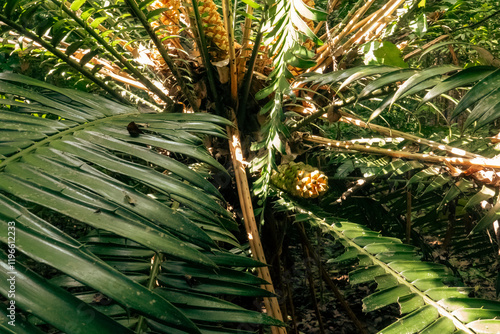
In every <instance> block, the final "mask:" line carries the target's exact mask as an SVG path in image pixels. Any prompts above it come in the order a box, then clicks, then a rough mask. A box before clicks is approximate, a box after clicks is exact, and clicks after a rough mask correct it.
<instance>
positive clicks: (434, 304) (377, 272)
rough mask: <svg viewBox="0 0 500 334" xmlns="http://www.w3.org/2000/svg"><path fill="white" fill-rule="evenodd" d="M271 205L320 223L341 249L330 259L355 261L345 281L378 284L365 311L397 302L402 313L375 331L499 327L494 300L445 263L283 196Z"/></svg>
mask: <svg viewBox="0 0 500 334" xmlns="http://www.w3.org/2000/svg"><path fill="white" fill-rule="evenodd" d="M275 204H276V206H277V207H278V208H280V209H281V210H287V211H294V212H295V213H296V220H298V221H308V222H309V223H311V224H313V225H318V226H320V227H321V228H322V230H323V231H324V232H325V233H329V234H331V235H332V236H334V237H335V239H337V240H338V241H339V242H340V243H341V244H342V245H343V246H344V247H345V248H346V252H345V253H344V254H342V255H340V256H339V257H337V258H335V259H331V260H330V261H329V262H330V263H341V262H345V261H351V262H352V261H353V260H354V259H359V263H360V265H359V266H360V268H358V269H355V270H354V271H351V272H350V273H349V281H350V283H351V284H361V283H371V282H376V283H377V289H376V291H375V292H374V293H372V294H370V295H369V296H367V297H365V298H364V299H363V310H364V311H365V312H370V311H374V310H378V309H381V308H384V307H386V306H388V305H391V304H394V303H397V304H398V305H399V307H400V312H401V314H402V315H405V316H404V317H403V318H401V319H399V320H398V321H396V322H395V323H393V324H391V325H389V326H388V327H386V328H385V329H382V330H381V331H380V332H379V333H432V332H435V331H436V330H439V331H445V332H447V333H453V332H455V331H456V330H459V331H461V332H462V333H477V332H484V333H495V332H497V331H498V330H499V329H500V321H499V320H498V319H497V317H498V316H499V315H500V304H499V303H498V302H496V301H490V300H484V299H478V298H471V297H470V296H469V295H470V294H471V293H472V289H471V288H467V287H463V285H462V284H461V282H460V280H459V279H458V278H457V277H456V276H455V275H454V274H453V271H452V270H450V268H449V267H447V266H445V265H444V264H436V263H429V262H424V261H421V260H420V256H419V251H418V249H417V248H416V247H414V246H411V245H406V244H403V243H402V242H401V241H400V240H399V239H397V238H391V237H386V236H383V235H382V234H381V233H379V232H374V231H372V230H370V229H369V228H367V227H366V226H364V225H360V224H355V223H350V222H347V221H343V220H342V219H335V218H330V217H329V216H328V215H325V212H323V211H322V210H321V209H320V208H318V207H315V206H313V205H310V204H308V205H306V206H304V205H301V204H298V203H296V202H295V203H294V202H293V201H290V199H289V198H288V197H287V198H286V200H283V199H281V200H278V201H277V202H276V203H275Z"/></svg>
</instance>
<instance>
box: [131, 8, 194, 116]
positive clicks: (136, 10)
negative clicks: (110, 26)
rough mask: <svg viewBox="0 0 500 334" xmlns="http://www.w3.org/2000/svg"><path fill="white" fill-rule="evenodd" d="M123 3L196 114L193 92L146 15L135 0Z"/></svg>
mask: <svg viewBox="0 0 500 334" xmlns="http://www.w3.org/2000/svg"><path fill="white" fill-rule="evenodd" d="M125 3H126V4H127V5H128V6H129V7H130V10H131V11H132V13H133V14H134V15H135V16H136V17H137V18H138V19H139V21H140V22H141V24H142V25H143V27H144V29H145V30H146V32H147V33H148V35H149V37H150V38H151V40H152V41H153V43H154V45H155V46H156V49H157V50H158V52H159V53H160V55H161V57H162V58H163V60H165V63H167V66H168V68H169V69H170V71H172V75H173V76H174V77H175V79H176V81H177V83H178V84H179V85H180V86H181V89H182V92H183V93H184V95H185V96H186V99H187V100H188V102H189V104H190V105H191V108H193V110H194V111H195V112H198V111H199V110H198V105H197V103H196V98H195V96H194V95H193V91H192V90H191V89H190V88H189V87H188V85H187V83H186V80H184V77H183V76H182V74H181V72H180V71H179V68H178V67H177V65H175V63H174V61H173V60H172V58H171V57H170V56H169V55H168V52H167V50H166V49H165V47H164V45H163V43H162V42H161V41H160V39H159V38H158V36H157V35H156V33H155V31H154V30H153V28H152V27H151V25H150V24H149V22H148V20H147V18H146V15H144V13H143V12H142V10H141V9H140V8H139V7H138V6H137V3H136V2H135V0H125Z"/></svg>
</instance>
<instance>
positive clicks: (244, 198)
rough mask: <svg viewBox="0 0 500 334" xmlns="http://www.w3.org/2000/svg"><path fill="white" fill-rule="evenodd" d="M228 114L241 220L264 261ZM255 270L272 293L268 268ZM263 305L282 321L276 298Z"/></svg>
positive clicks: (276, 333)
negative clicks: (241, 212)
mask: <svg viewBox="0 0 500 334" xmlns="http://www.w3.org/2000/svg"><path fill="white" fill-rule="evenodd" d="M230 116H231V118H232V120H233V122H234V127H230V126H228V127H227V133H228V137H229V149H230V151H231V159H232V162H233V168H234V175H235V179H236V188H237V190H238V198H239V200H240V205H241V210H242V211H243V221H244V223H245V229H246V232H247V235H248V242H249V244H250V249H251V250H252V254H253V255H254V257H255V259H256V260H258V261H260V262H263V263H266V256H265V255H264V250H263V248H262V243H261V241H260V236H259V231H258V228H257V222H256V220H255V215H254V210H253V205H252V196H251V194H250V187H249V186H248V179H247V174H246V171H245V166H244V158H243V152H242V150H241V142H240V133H239V131H238V123H237V121H236V116H235V115H234V113H233V114H232V115H230ZM257 272H258V276H259V277H260V278H262V279H264V280H266V281H268V282H269V284H268V285H262V286H261V288H262V289H265V290H267V291H270V292H272V293H274V286H273V283H272V279H271V275H270V273H269V268H268V267H259V268H257ZM264 305H265V306H266V309H267V312H268V314H269V315H270V316H271V317H274V318H276V319H278V320H280V321H283V316H282V314H281V309H280V307H279V304H278V300H277V299H276V298H274V297H273V298H269V297H266V298H264ZM271 330H272V332H273V334H285V333H286V330H285V329H284V328H282V327H271Z"/></svg>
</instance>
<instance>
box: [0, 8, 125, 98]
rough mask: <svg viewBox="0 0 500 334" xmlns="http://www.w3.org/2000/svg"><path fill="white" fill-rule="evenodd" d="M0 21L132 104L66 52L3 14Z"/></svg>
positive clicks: (112, 94)
mask: <svg viewBox="0 0 500 334" xmlns="http://www.w3.org/2000/svg"><path fill="white" fill-rule="evenodd" d="M0 21H2V22H3V23H5V24H6V25H8V26H10V27H12V28H13V29H15V30H17V31H18V32H20V33H21V34H22V35H24V36H26V37H28V38H30V39H32V40H33V41H36V42H37V43H39V44H40V45H41V46H43V47H44V48H45V49H47V50H48V51H49V52H52V53H53V54H54V55H56V56H57V57H58V58H60V59H61V60H63V61H64V62H65V63H66V64H68V65H69V66H71V67H73V68H74V69H75V70H77V71H78V72H80V73H81V74H83V75H84V76H85V77H87V78H88V79H89V80H91V81H92V82H93V83H95V84H96V85H97V86H99V87H101V88H102V89H104V90H105V91H106V92H107V93H109V94H110V95H111V96H113V97H114V98H115V99H117V100H118V101H120V102H122V103H125V104H130V102H129V101H127V100H126V99H124V98H123V97H122V96H121V95H119V94H118V93H117V92H115V91H114V90H113V89H111V87H109V86H108V85H106V84H105V83H104V82H103V81H102V80H100V79H98V78H97V77H96V76H95V75H94V74H92V72H91V71H89V70H88V69H86V68H85V67H84V66H82V65H80V64H79V63H78V62H76V61H75V60H73V59H71V58H70V57H69V56H67V55H66V54H65V53H64V52H61V51H60V50H58V49H57V48H56V47H54V46H52V44H50V43H48V42H46V41H44V40H43V39H42V38H41V37H39V36H38V35H36V34H34V33H32V32H31V31H29V30H27V29H26V28H24V27H23V26H20V25H19V24H17V23H15V22H14V21H12V20H10V19H8V18H7V17H6V16H4V15H2V14H0Z"/></svg>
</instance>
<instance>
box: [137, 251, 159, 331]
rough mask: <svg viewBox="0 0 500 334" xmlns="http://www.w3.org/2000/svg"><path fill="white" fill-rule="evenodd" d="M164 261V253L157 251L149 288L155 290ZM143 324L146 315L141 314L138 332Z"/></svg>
mask: <svg viewBox="0 0 500 334" xmlns="http://www.w3.org/2000/svg"><path fill="white" fill-rule="evenodd" d="M162 263H163V255H162V254H160V253H156V254H155V255H154V257H153V266H152V267H151V272H150V273H149V279H148V286H147V288H148V289H149V290H153V288H154V287H155V284H156V277H157V276H158V274H159V273H160V268H161V264H162ZM143 324H144V317H143V316H142V315H140V316H139V319H138V321H137V326H136V330H135V332H136V333H137V334H141V333H142V326H143Z"/></svg>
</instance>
